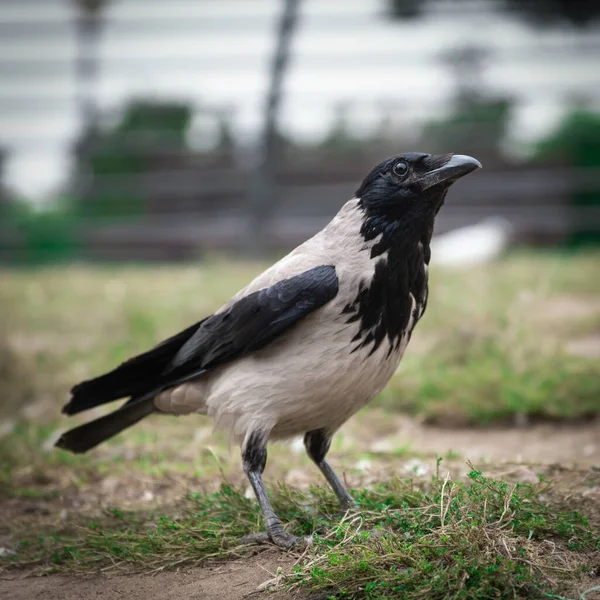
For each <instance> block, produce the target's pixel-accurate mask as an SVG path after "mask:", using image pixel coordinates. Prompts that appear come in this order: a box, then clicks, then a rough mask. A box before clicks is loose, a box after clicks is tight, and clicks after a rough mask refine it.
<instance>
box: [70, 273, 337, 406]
mask: <svg viewBox="0 0 600 600" xmlns="http://www.w3.org/2000/svg"><path fill="white" fill-rule="evenodd" d="M337 292H338V279H337V275H336V272H335V267H333V266H320V267H315V268H313V269H310V270H308V271H305V272H304V273H301V274H300V275H296V276H294V277H290V278H289V279H284V280H283V281H280V282H278V283H276V284H275V285H273V286H271V287H269V288H264V289H262V290H259V291H257V292H254V293H252V294H249V295H248V296H245V297H243V298H241V299H240V300H238V301H237V302H236V303H235V304H233V305H232V306H230V307H229V308H228V309H227V310H225V311H223V312H221V313H218V314H215V315H212V316H210V317H208V318H207V319H204V320H203V321H200V322H199V323H196V324H195V325H193V326H192V327H189V328H188V329H186V330H185V331H182V332H181V333H179V334H177V335H175V336H173V337H172V338H169V339H168V340H166V341H165V342H163V343H161V344H159V345H158V346H156V347H155V348H153V349H152V350H150V351H148V352H145V353H144V354H141V355H139V356H136V357H134V358H132V359H130V360H128V361H126V362H125V363H123V364H122V365H121V366H119V367H117V368H116V369H115V370H114V371H111V372H110V373H107V374H106V375H102V376H101V377H98V378H96V379H91V380H89V381H84V382H83V383H80V384H79V385H77V386H75V387H74V388H73V389H72V390H71V393H72V398H71V401H70V402H69V403H68V404H67V405H66V406H65V407H64V408H63V412H65V413H67V414H75V413H77V412H80V411H82V410H86V409H88V408H91V407H93V406H98V405H100V404H104V403H106V402H111V401H112V400H117V399H119V398H124V397H127V396H131V397H133V398H134V399H138V398H139V397H141V396H150V395H155V394H157V393H158V392H160V391H161V390H164V389H167V388H169V387H172V386H174V385H179V384H180V383H182V382H184V381H187V380H189V379H193V378H195V377H198V376H199V375H202V374H203V373H205V372H206V371H208V370H210V369H212V368H214V367H217V366H219V365H222V364H224V363H226V362H228V361H230V360H233V359H235V358H239V357H241V356H244V355H246V354H249V353H250V352H253V351H255V350H258V349H259V348H262V347H264V346H266V345H267V344H269V343H270V342H272V341H273V340H274V339H276V338H277V337H278V336H279V335H281V334H282V333H284V332H285V331H286V330H288V329H289V328H290V327H292V326H293V325H294V324H295V323H297V322H298V321H299V320H301V319H302V318H303V317H305V316H307V315H308V314H310V313H311V312H313V311H314V310H316V309H318V308H320V307H321V306H323V305H325V304H327V302H329V301H330V300H331V299H332V298H334V297H335V296H336V294H337Z"/></svg>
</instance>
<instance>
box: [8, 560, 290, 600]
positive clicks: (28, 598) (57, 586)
mask: <svg viewBox="0 0 600 600" xmlns="http://www.w3.org/2000/svg"><path fill="white" fill-rule="evenodd" d="M294 560H295V557H293V556H290V555H285V554H280V553H279V552H277V551H275V550H268V551H265V552H262V553H260V554H259V555H257V556H253V557H251V558H249V559H245V560H244V561H243V562H242V561H229V562H227V563H225V564H222V565H219V566H214V567H204V568H197V569H189V570H182V571H171V572H169V571H166V572H165V571H162V572H160V573H157V574H154V575H114V576H110V577H109V576H103V575H97V576H94V577H77V578H74V577H69V576H64V575H50V576H48V577H30V578H22V576H21V577H19V578H16V579H11V580H6V579H4V580H0V596H1V597H2V598H3V600H121V599H123V598H127V600H154V599H156V600H159V599H160V600H241V599H242V598H246V597H248V595H249V594H252V593H253V592H257V593H260V586H261V585H263V584H265V582H268V581H270V580H272V579H273V578H275V577H276V573H277V569H278V568H280V567H282V568H284V569H287V568H289V567H290V566H291V565H292V564H293V562H294ZM23 575H25V576H26V575H27V574H26V573H25V574H23ZM252 595H254V594H252ZM269 598H274V599H276V600H292V599H294V598H296V599H300V598H302V596H299V595H296V594H288V593H276V594H273V595H270V596H269Z"/></svg>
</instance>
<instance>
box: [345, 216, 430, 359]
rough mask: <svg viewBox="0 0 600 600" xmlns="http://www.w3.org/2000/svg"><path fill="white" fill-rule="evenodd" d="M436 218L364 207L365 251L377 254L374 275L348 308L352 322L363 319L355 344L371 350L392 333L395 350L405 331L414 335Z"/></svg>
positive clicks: (424, 298) (390, 339)
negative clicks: (399, 216) (396, 216)
mask: <svg viewBox="0 0 600 600" xmlns="http://www.w3.org/2000/svg"><path fill="white" fill-rule="evenodd" d="M433 219H434V216H433V215H432V216H431V218H429V219H425V218H423V219H419V220H418V221H416V222H415V221H413V222H411V223H409V224H408V225H407V224H406V222H402V221H395V220H393V219H389V218H388V217H386V216H385V215H381V214H368V213H367V212H366V211H365V214H364V219H363V222H362V225H361V230H360V235H361V236H362V237H363V239H364V240H365V250H364V251H365V252H369V253H370V256H371V258H372V259H375V260H374V271H373V275H372V277H371V278H370V280H363V281H361V282H360V284H359V286H358V289H357V290H356V297H355V298H354V300H353V302H351V303H349V304H348V305H346V307H345V308H344V313H346V314H348V322H354V321H356V322H358V324H359V331H358V333H357V334H356V336H355V338H354V340H353V341H354V342H356V344H355V346H354V349H358V348H362V347H370V349H371V353H372V352H374V351H375V350H377V348H379V346H380V345H381V344H382V342H384V340H386V339H387V341H388V342H389V353H391V352H392V351H393V350H394V349H397V348H398V347H399V346H400V344H401V342H402V340H403V337H405V336H408V337H410V334H411V331H412V328H413V327H414V325H415V323H416V322H417V320H418V319H419V318H420V316H421V315H422V312H423V310H424V307H425V304H426V301H427V265H428V264H429V258H430V256H431V251H430V242H431V236H432V234H433Z"/></svg>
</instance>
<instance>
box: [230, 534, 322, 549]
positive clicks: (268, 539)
mask: <svg viewBox="0 0 600 600" xmlns="http://www.w3.org/2000/svg"><path fill="white" fill-rule="evenodd" d="M269 543H271V544H275V546H278V547H279V548H283V549H284V550H291V549H292V548H295V547H296V546H299V545H306V546H309V545H310V544H311V543H312V538H310V537H308V538H307V537H297V536H295V535H292V534H290V533H286V532H285V531H281V532H277V533H274V534H272V535H269V534H268V533H267V532H266V531H262V532H260V533H251V534H249V535H245V536H244V537H242V538H240V544H269Z"/></svg>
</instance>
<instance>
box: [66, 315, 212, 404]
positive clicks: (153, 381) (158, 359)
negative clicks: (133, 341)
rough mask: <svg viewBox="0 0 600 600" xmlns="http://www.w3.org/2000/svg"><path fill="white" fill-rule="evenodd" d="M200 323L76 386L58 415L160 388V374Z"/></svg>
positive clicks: (140, 394)
mask: <svg viewBox="0 0 600 600" xmlns="http://www.w3.org/2000/svg"><path fill="white" fill-rule="evenodd" d="M201 323H202V321H200V323H196V324H195V325H192V326H191V327H188V328H187V329H186V330H184V331H181V332H180V333H178V334H177V335H174V336H173V337H171V338H169V339H168V340H165V341H164V342H162V343H161V344H159V345H158V346H155V347H154V348H152V349H151V350H149V351H148V352H144V353H143V354H140V355H139V356H134V357H133V358H130V359H129V360H128V361H126V362H124V363H123V364H122V365H120V366H118V367H117V368H116V369H113V370H112V371H110V372H109V373H106V374H105V375H101V376H100V377H96V378H95V379H90V380H88V381H83V382H82V383H80V384H78V385H76V386H75V387H74V388H73V389H72V390H71V400H70V401H69V403H68V404H65V406H63V409H62V412H63V413H64V414H67V415H74V414H77V413H79V412H81V411H84V410H88V409H89V408H94V407H95V406H100V405H102V404H106V403H107V402H113V401H114V400H118V399H119V398H126V397H128V396H131V397H136V396H142V395H145V394H147V393H148V392H149V391H150V390H152V389H154V388H157V387H160V374H161V373H162V372H163V371H164V369H165V368H166V367H167V365H168V364H169V363H170V361H171V360H172V359H173V357H174V356H175V355H176V354H177V352H178V351H179V349H180V348H181V346H183V344H185V342H187V340H188V339H189V338H190V337H191V336H192V335H193V334H194V333H195V332H196V330H197V329H198V327H199V326H200V324H201Z"/></svg>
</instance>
